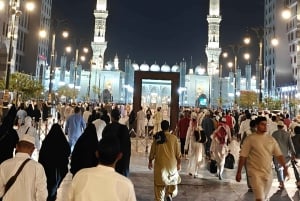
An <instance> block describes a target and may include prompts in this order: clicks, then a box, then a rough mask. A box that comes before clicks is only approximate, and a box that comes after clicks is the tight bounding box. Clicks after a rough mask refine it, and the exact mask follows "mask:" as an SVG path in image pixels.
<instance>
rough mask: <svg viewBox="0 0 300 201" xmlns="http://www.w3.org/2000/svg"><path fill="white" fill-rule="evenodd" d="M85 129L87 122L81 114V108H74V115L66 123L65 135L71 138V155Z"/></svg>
mask: <svg viewBox="0 0 300 201" xmlns="http://www.w3.org/2000/svg"><path fill="white" fill-rule="evenodd" d="M84 129H85V122H84V120H83V118H82V115H81V114H80V108H79V107H78V106H76V107H75V108H74V114H72V115H71V116H70V117H69V118H68V119H67V122H66V126H65V134H66V135H68V137H69V144H70V147H71V153H72V151H73V149H74V145H75V144H76V142H77V140H78V138H79V137H80V135H81V134H82V132H83V130H84Z"/></svg>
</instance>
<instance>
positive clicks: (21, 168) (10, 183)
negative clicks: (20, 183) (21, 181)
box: [0, 158, 30, 200]
mask: <svg viewBox="0 0 300 201" xmlns="http://www.w3.org/2000/svg"><path fill="white" fill-rule="evenodd" d="M28 161H30V158H27V159H26V160H25V161H24V162H23V163H22V164H21V165H20V167H19V169H18V170H17V172H16V174H15V175H13V176H12V177H11V178H9V180H8V181H7V183H6V184H5V188H4V193H3V195H2V198H3V197H4V195H5V194H6V193H7V191H8V190H9V189H10V187H11V186H12V185H13V184H14V183H15V181H16V180H17V178H18V176H19V174H20V173H21V171H22V170H23V168H24V166H25V165H26V163H27V162H28ZM2 198H0V200H2Z"/></svg>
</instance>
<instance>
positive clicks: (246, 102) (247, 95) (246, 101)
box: [240, 90, 257, 109]
mask: <svg viewBox="0 0 300 201" xmlns="http://www.w3.org/2000/svg"><path fill="white" fill-rule="evenodd" d="M255 105H257V94H256V93H255V92H254V91H246V90H243V91H240V107H242V108H248V109H250V108H253V106H255Z"/></svg>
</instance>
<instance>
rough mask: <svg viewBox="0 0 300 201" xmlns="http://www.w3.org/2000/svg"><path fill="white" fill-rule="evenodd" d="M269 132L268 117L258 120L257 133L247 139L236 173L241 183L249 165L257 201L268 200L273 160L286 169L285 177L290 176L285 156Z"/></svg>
mask: <svg viewBox="0 0 300 201" xmlns="http://www.w3.org/2000/svg"><path fill="white" fill-rule="evenodd" d="M266 132H267V119H266V117H262V116H259V117H257V118H256V133H253V134H251V135H249V136H247V137H246V139H245V141H244V143H243V146H242V149H241V152H240V159H239V164H238V169H237V173H236V181H237V182H240V181H241V172H242V168H243V167H244V165H245V163H247V173H248V178H249V181H250V184H251V187H252V190H253V192H254V196H255V200H256V201H263V200H265V199H266V198H267V196H268V194H269V191H270V188H271V185H272V181H273V174H272V166H271V164H272V158H273V156H275V157H276V159H277V161H278V162H279V164H280V165H281V166H282V167H283V168H284V169H283V171H284V175H285V176H288V171H287V166H285V160H284V156H283V155H282V153H281V150H280V148H279V145H278V143H277V142H276V140H275V139H274V138H273V137H272V136H271V135H268V134H266Z"/></svg>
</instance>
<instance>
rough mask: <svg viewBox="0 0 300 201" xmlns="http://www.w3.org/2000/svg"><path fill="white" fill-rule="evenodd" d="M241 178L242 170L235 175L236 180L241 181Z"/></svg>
mask: <svg viewBox="0 0 300 201" xmlns="http://www.w3.org/2000/svg"><path fill="white" fill-rule="evenodd" d="M241 179H242V175H241V172H237V173H236V176H235V180H236V181H237V182H240V181H241Z"/></svg>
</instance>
